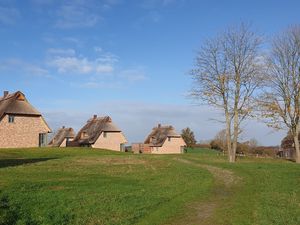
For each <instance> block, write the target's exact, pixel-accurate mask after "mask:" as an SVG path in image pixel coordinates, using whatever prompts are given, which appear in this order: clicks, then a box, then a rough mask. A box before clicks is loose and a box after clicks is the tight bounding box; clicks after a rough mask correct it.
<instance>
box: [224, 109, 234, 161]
mask: <svg viewBox="0 0 300 225" xmlns="http://www.w3.org/2000/svg"><path fill="white" fill-rule="evenodd" d="M225 117H226V142H227V154H228V159H229V162H232V146H231V123H230V115H229V113H228V110H225Z"/></svg>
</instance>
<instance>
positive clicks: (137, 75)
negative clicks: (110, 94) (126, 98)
mask: <svg viewBox="0 0 300 225" xmlns="http://www.w3.org/2000/svg"><path fill="white" fill-rule="evenodd" d="M120 78H124V79H126V80H128V81H130V82H135V81H142V80H146V79H147V76H146V74H145V72H144V70H142V69H140V68H137V69H127V70H123V71H121V72H120Z"/></svg>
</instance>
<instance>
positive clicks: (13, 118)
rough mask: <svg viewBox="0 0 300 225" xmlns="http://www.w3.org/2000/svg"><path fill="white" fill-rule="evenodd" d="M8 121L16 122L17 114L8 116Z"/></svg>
mask: <svg viewBox="0 0 300 225" xmlns="http://www.w3.org/2000/svg"><path fill="white" fill-rule="evenodd" d="M8 122H9V123H14V122H15V116H13V115H9V116H8Z"/></svg>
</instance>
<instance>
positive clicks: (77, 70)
mask: <svg viewBox="0 0 300 225" xmlns="http://www.w3.org/2000/svg"><path fill="white" fill-rule="evenodd" d="M47 52H48V53H50V56H49V57H50V58H49V59H48V62H47V64H48V65H49V66H51V67H54V68H55V69H56V70H57V71H58V72H59V73H66V74H92V73H93V74H104V73H112V72H113V71H114V64H115V63H116V62H118V57H117V56H115V55H113V54H111V53H103V54H102V55H100V56H99V57H97V58H95V59H88V58H87V57H83V56H78V55H76V52H75V50H73V49H48V51H47Z"/></svg>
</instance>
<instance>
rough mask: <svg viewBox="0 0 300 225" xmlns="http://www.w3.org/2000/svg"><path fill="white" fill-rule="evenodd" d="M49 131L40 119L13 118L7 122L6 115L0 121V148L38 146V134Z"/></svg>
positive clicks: (28, 117)
mask: <svg viewBox="0 0 300 225" xmlns="http://www.w3.org/2000/svg"><path fill="white" fill-rule="evenodd" d="M49 131H50V130H49V128H48V127H47V125H46V124H45V122H44V120H43V119H42V117H30V116H15V118H14V122H13V123H9V122H8V115H5V116H4V117H3V118H2V120H1V121H0V148H28V147H38V146H39V134H40V133H48V132H49Z"/></svg>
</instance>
